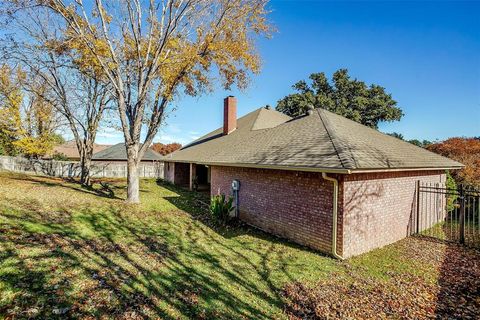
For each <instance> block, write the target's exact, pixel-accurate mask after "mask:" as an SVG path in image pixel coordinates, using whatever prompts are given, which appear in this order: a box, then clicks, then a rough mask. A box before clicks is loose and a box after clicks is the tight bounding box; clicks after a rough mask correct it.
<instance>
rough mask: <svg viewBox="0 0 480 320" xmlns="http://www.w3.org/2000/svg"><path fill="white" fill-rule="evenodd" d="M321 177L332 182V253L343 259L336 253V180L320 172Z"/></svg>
mask: <svg viewBox="0 0 480 320" xmlns="http://www.w3.org/2000/svg"><path fill="white" fill-rule="evenodd" d="M322 178H323V179H325V180H328V181H331V182H333V212H332V255H333V256H334V257H335V258H337V259H339V260H343V259H344V258H343V257H342V256H341V255H339V254H338V253H337V229H338V180H337V179H335V178H332V177H329V176H327V173H325V172H322Z"/></svg>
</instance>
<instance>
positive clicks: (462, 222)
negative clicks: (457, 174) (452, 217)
mask: <svg viewBox="0 0 480 320" xmlns="http://www.w3.org/2000/svg"><path fill="white" fill-rule="evenodd" d="M459 193H460V197H459V199H460V221H459V223H460V243H461V244H464V243H465V191H464V189H463V184H461V185H460V190H459Z"/></svg>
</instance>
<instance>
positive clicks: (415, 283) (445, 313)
mask: <svg viewBox="0 0 480 320" xmlns="http://www.w3.org/2000/svg"><path fill="white" fill-rule="evenodd" d="M406 243H407V244H408V246H409V247H414V249H413V250H406V251H405V255H406V256H405V259H407V261H408V260H409V259H412V264H413V265H415V264H416V263H421V264H431V265H432V266H434V267H435V270H436V271H437V275H438V277H437V281H433V282H432V281H428V280H426V279H425V277H422V276H420V275H414V274H410V273H398V272H397V273H394V272H388V271H387V272H386V275H387V278H388V280H385V279H380V278H378V277H371V276H370V277H369V276H366V273H365V272H364V271H363V270H361V268H360V267H352V266H350V265H349V264H348V262H346V263H345V272H344V273H341V274H340V273H338V274H334V275H332V276H331V277H329V278H328V279H326V280H322V281H320V282H318V283H317V284H316V285H314V286H306V285H304V284H302V283H299V282H296V283H292V284H289V285H286V286H285V287H284V288H283V292H282V295H283V297H284V299H285V301H286V307H285V312H286V314H287V316H288V317H289V318H290V319H392V318H393V319H434V318H437V319H438V318H441V319H479V318H480V251H477V250H472V249H467V248H464V247H461V246H457V245H447V244H445V243H441V242H435V241H433V242H432V241H427V240H421V239H415V238H414V239H408V240H407V241H406ZM401 245H405V244H401ZM439 255H440V256H441V257H442V258H441V259H439V258H438V257H439ZM415 259H416V260H415Z"/></svg>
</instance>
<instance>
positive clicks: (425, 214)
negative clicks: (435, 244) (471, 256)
mask: <svg viewBox="0 0 480 320" xmlns="http://www.w3.org/2000/svg"><path fill="white" fill-rule="evenodd" d="M416 212H417V219H416V220H417V233H419V234H421V235H425V236H430V237H434V238H438V239H442V240H446V241H453V242H458V243H461V244H465V245H467V246H474V247H480V190H478V189H475V188H473V187H471V186H464V185H460V186H458V187H457V188H456V189H452V188H447V187H446V186H445V185H443V184H432V183H422V182H420V181H419V182H418V183H417V210H416Z"/></svg>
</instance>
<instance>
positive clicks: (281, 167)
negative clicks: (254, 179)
mask: <svg viewBox="0 0 480 320" xmlns="http://www.w3.org/2000/svg"><path fill="white" fill-rule="evenodd" d="M162 161H164V162H180V163H195V164H203V165H208V166H223V167H239V168H253V169H272V170H289V171H306V172H326V173H343V174H350V173H351V170H350V169H341V168H316V167H301V166H285V165H264V164H257V163H228V162H210V161H206V162H204V161H187V160H174V159H163V160H162Z"/></svg>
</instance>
